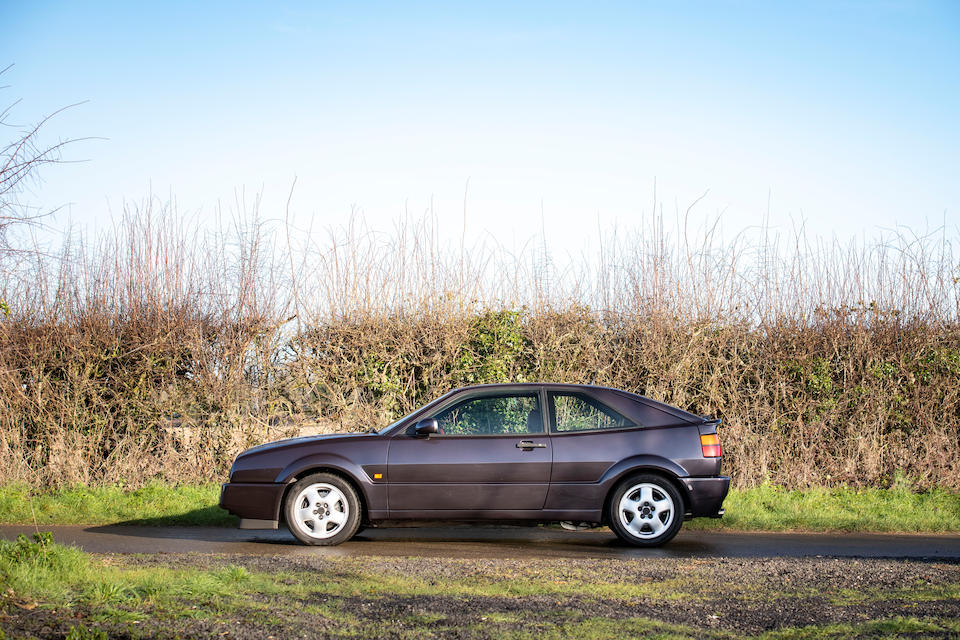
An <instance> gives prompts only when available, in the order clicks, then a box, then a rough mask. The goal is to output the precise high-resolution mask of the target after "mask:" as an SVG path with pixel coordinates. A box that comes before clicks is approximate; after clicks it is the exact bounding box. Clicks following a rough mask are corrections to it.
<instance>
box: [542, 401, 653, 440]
mask: <svg viewBox="0 0 960 640" xmlns="http://www.w3.org/2000/svg"><path fill="white" fill-rule="evenodd" d="M549 397H550V405H551V408H552V411H551V425H550V428H551V430H552V431H554V432H557V433H564V432H568V431H593V430H597V429H622V428H624V427H634V426H636V424H635V423H634V422H632V421H631V420H629V419H627V418H625V417H624V416H622V415H620V414H619V413H617V412H616V411H614V410H613V409H611V408H610V407H608V406H606V405H605V404H603V403H601V402H598V401H596V400H594V399H593V398H590V397H588V396H586V395H583V394H580V393H556V392H551V393H550V394H549Z"/></svg>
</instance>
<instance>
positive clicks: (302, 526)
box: [284, 473, 360, 546]
mask: <svg viewBox="0 0 960 640" xmlns="http://www.w3.org/2000/svg"><path fill="white" fill-rule="evenodd" d="M284 517H285V518H286V522H287V528H288V529H290V533H292V534H293V535H294V536H295V537H296V538H297V540H299V541H300V542H302V543H304V544H309V545H320V546H332V545H336V544H340V543H341V542H346V541H347V540H349V539H350V538H352V537H353V535H354V534H355V533H356V532H357V529H358V528H359V526H360V500H359V498H357V492H356V491H354V489H353V487H352V486H350V483H349V482H347V481H346V480H344V479H343V478H341V477H340V476H337V475H333V474H332V473H315V474H313V475H310V476H307V477H306V478H303V479H301V480H298V481H297V482H296V483H295V484H294V485H293V486H292V487H290V491H289V493H287V499H286V501H285V502H284Z"/></svg>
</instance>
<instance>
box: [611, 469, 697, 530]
mask: <svg viewBox="0 0 960 640" xmlns="http://www.w3.org/2000/svg"><path fill="white" fill-rule="evenodd" d="M683 513H684V508H683V497H682V496H681V495H680V492H679V491H677V490H676V488H675V487H674V486H673V485H672V484H671V483H670V482H668V481H667V480H665V479H664V478H662V477H661V476H658V475H652V474H643V475H636V476H632V477H630V478H627V479H626V480H624V481H623V482H621V483H620V484H619V485H617V488H616V489H615V490H614V492H613V496H612V497H611V499H610V507H609V512H608V514H607V518H608V520H609V523H610V528H611V529H612V530H613V532H614V533H616V534H617V536H619V537H620V539H621V540H623V541H624V542H627V543H629V544H632V545H634V546H638V547H658V546H660V545H662V544H664V543H666V542H669V541H670V540H672V539H673V537H674V536H675V535H677V532H678V531H680V527H681V526H683Z"/></svg>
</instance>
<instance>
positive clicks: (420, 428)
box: [414, 418, 440, 436]
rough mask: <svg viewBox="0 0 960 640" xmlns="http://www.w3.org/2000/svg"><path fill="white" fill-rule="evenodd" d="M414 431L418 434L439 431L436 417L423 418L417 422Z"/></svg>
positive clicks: (422, 434)
mask: <svg viewBox="0 0 960 640" xmlns="http://www.w3.org/2000/svg"><path fill="white" fill-rule="evenodd" d="M414 432H415V433H416V434H417V435H418V436H429V435H430V434H431V433H440V425H439V424H437V419H436V418H424V419H423V420H421V421H420V422H418V423H417V426H416V427H415V428H414Z"/></svg>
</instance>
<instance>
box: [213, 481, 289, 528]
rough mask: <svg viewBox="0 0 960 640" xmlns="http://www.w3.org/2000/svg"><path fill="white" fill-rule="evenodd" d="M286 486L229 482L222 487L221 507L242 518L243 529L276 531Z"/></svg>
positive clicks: (241, 525)
mask: <svg viewBox="0 0 960 640" xmlns="http://www.w3.org/2000/svg"><path fill="white" fill-rule="evenodd" d="M286 487H287V485H285V484H275V483H272V482H271V483H259V482H258V483H252V482H251V483H242V482H228V483H226V484H224V485H222V486H221V487H220V507H221V508H223V509H226V510H227V511H229V512H230V513H232V514H233V515H235V516H237V517H239V518H240V528H241V529H276V528H277V523H278V522H279V521H280V500H281V499H282V498H283V491H284V489H286Z"/></svg>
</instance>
